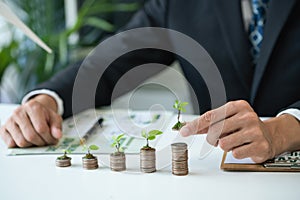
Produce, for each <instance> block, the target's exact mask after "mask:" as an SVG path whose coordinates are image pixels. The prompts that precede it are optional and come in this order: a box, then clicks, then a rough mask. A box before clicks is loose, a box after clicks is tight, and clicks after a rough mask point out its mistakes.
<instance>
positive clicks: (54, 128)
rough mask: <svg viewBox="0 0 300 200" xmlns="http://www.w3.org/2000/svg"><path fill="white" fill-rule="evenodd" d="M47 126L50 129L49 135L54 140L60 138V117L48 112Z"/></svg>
mask: <svg viewBox="0 0 300 200" xmlns="http://www.w3.org/2000/svg"><path fill="white" fill-rule="evenodd" d="M49 125H50V129H51V135H52V137H54V138H55V139H60V138H61V137H62V118H61V116H60V115H58V114H56V113H54V112H50V119H49Z"/></svg>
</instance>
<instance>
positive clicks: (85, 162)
mask: <svg viewBox="0 0 300 200" xmlns="http://www.w3.org/2000/svg"><path fill="white" fill-rule="evenodd" d="M82 166H83V168H84V169H97V168H98V167H99V166H98V160H97V157H95V158H89V159H88V158H85V157H83V158H82Z"/></svg>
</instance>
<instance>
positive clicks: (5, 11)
mask: <svg viewBox="0 0 300 200" xmlns="http://www.w3.org/2000/svg"><path fill="white" fill-rule="evenodd" d="M0 16H2V17H3V18H4V19H6V20H7V21H8V22H10V23H12V24H13V25H15V26H16V27H18V28H19V29H21V30H22V31H23V32H24V34H25V35H27V36H28V37H29V38H30V39H32V40H33V41H34V42H35V43H36V44H37V45H39V46H40V47H41V48H43V49H44V50H45V51H47V52H48V53H52V50H51V49H50V48H49V47H48V46H47V45H46V44H45V43H44V42H43V41H42V40H41V39H40V38H39V37H38V36H37V35H36V34H35V33H34V32H32V31H31V30H30V29H29V28H28V27H27V26H26V25H25V24H24V23H23V22H22V21H21V20H20V19H19V18H18V17H17V16H16V15H15V14H14V13H13V12H12V11H11V9H10V8H9V7H8V6H7V5H6V4H5V3H4V2H3V1H2V0H0Z"/></svg>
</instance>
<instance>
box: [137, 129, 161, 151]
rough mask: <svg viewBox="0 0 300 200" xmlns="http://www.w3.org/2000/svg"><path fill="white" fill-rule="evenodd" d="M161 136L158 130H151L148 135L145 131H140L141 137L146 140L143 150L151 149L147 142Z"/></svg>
mask: <svg viewBox="0 0 300 200" xmlns="http://www.w3.org/2000/svg"><path fill="white" fill-rule="evenodd" d="M161 134H163V132H162V131H159V130H152V131H149V132H148V133H147V132H146V131H145V130H142V137H143V138H145V139H146V142H147V143H146V146H144V147H143V148H146V149H148V148H149V149H151V147H150V146H149V140H155V138H156V136H158V135H161Z"/></svg>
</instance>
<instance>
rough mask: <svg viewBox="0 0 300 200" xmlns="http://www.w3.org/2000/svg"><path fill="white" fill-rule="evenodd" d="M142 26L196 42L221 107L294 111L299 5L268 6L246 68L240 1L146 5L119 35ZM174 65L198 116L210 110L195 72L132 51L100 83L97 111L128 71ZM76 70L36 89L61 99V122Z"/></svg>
mask: <svg viewBox="0 0 300 200" xmlns="http://www.w3.org/2000/svg"><path fill="white" fill-rule="evenodd" d="M148 26H152V27H164V28H169V29H173V30H176V31H179V32H182V33H184V34H186V35H188V36H190V37H192V38H193V39H194V40H196V41H197V42H199V43H200V44H201V45H202V46H203V47H204V48H205V49H206V50H207V51H208V53H209V54H210V56H211V57H212V58H213V60H214V62H215V63H216V65H217V66H218V68H219V70H220V73H221V75H222V78H223V80H224V84H225V88H226V95H227V101H230V100H238V99H244V100H247V101H248V102H249V103H250V104H251V105H252V107H253V108H254V110H255V111H256V112H257V113H258V115H260V116H274V115H276V114H277V113H278V112H279V111H280V110H282V109H285V108H299V109H300V81H299V80H300V1H297V0H286V1H282V0H271V1H270V3H269V8H268V11H267V22H266V25H265V32H264V41H263V45H262V49H261V55H260V59H259V60H258V63H257V65H256V66H253V64H252V62H251V56H250V53H249V49H250V44H249V41H248V36H247V33H246V31H245V29H244V24H243V19H242V13H241V5H240V0H230V1H224V0H188V1H183V0H151V1H149V2H148V3H147V4H146V5H145V6H144V7H143V9H141V10H140V11H139V12H137V13H136V14H135V16H134V17H133V18H132V20H131V21H130V22H129V23H128V25H127V26H126V27H124V29H123V30H126V29H132V28H136V27H148ZM175 59H177V60H179V62H180V64H181V66H182V69H183V71H184V74H185V76H186V78H187V79H188V81H189V82H190V84H191V85H192V87H193V89H194V91H195V92H196V94H197V97H198V101H199V108H200V112H201V113H203V112H205V111H207V110H209V109H211V105H210V98H209V94H208V90H207V87H206V85H205V83H204V81H203V80H202V78H201V76H200V75H197V73H195V69H194V68H193V67H192V66H191V65H190V64H189V63H187V62H186V61H185V60H184V59H183V58H180V57H178V56H176V55H173V54H172V53H169V52H165V51H162V50H157V49H144V50H138V51H134V52H131V53H128V54H126V55H124V56H121V57H120V58H119V59H117V60H116V61H115V62H114V63H113V64H112V65H111V66H110V68H109V69H108V70H107V71H106V73H105V75H104V76H103V77H102V78H101V82H100V84H99V87H98V89H99V90H98V92H97V94H96V97H95V99H96V102H97V106H100V105H107V104H110V102H111V98H110V97H111V91H112V89H113V87H114V85H115V83H116V81H117V80H118V79H119V78H120V77H121V76H122V74H124V73H125V72H126V71H128V70H129V69H131V68H133V67H134V66H138V65H141V64H144V63H149V62H152V63H153V62H154V63H162V64H171V63H172V62H173V61H174V60H175ZM79 65H80V64H77V65H75V66H73V67H69V68H67V69H66V70H64V71H63V72H60V73H59V74H57V75H56V76H54V77H53V78H52V79H51V80H49V81H48V82H46V83H44V84H42V85H40V86H39V87H38V88H48V89H51V90H54V91H56V92H57V93H58V94H59V95H60V96H61V97H62V99H63V100H64V107H65V114H64V117H66V116H69V115H71V112H72V111H71V97H72V87H73V82H74V79H75V76H76V73H77V70H78V67H79ZM94 67H101V64H99V65H97V66H94ZM83 101H84V97H83ZM87 107H88V105H86V106H85V105H83V106H82V109H85V108H87Z"/></svg>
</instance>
